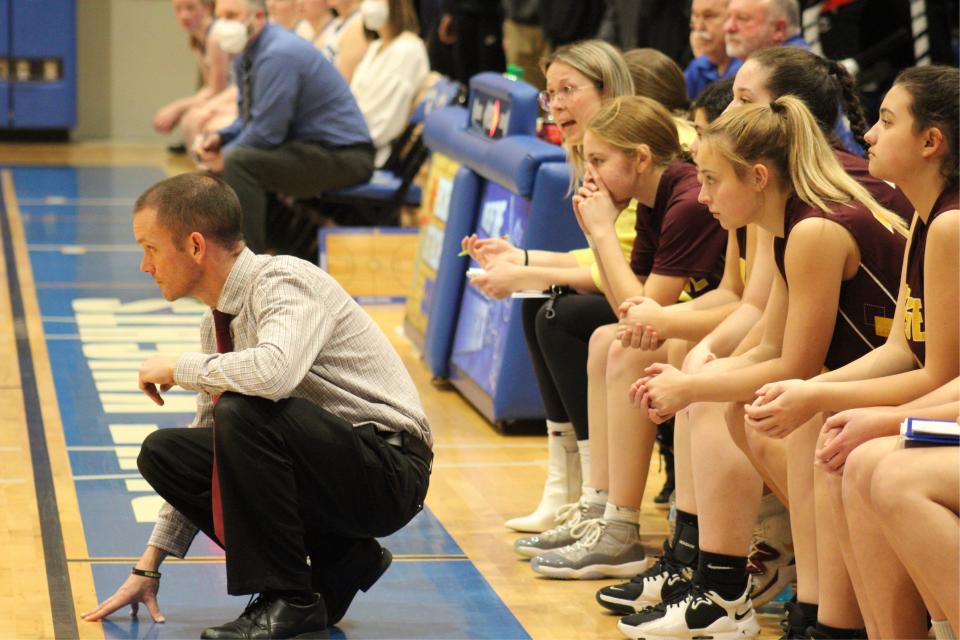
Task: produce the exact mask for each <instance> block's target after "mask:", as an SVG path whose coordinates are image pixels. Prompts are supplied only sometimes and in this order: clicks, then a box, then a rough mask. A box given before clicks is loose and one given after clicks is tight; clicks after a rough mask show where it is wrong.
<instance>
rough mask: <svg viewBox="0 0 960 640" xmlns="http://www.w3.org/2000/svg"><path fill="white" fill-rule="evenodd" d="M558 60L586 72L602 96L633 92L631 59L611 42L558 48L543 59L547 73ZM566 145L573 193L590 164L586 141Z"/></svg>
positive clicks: (604, 97)
mask: <svg viewBox="0 0 960 640" xmlns="http://www.w3.org/2000/svg"><path fill="white" fill-rule="evenodd" d="M556 62H560V63H563V64H565V65H567V66H568V67H570V68H571V69H574V70H576V71H577V72H579V73H582V74H583V75H584V76H586V77H587V79H589V80H590V82H592V83H593V86H595V87H596V88H597V91H599V92H600V99H601V100H607V99H609V98H616V97H618V96H631V95H633V78H632V77H631V76H630V70H629V69H628V68H627V63H626V62H624V60H623V56H621V55H620V52H619V51H618V50H617V49H616V48H615V47H614V46H613V45H611V44H610V43H608V42H604V41H603V40H582V41H580V42H574V43H572V44H568V45H564V46H562V47H560V48H558V49H557V50H556V51H554V52H553V53H551V54H550V55H549V56H547V57H546V58H544V59H543V60H542V61H541V62H540V70H541V71H543V75H547V70H548V69H549V68H550V66H551V65H552V64H554V63H556ZM563 146H564V149H566V151H567V158H568V159H569V161H570V165H571V166H572V167H573V171H572V172H571V173H572V175H571V176H570V192H571V193H572V192H573V190H574V189H575V188H576V187H577V185H579V183H580V180H581V179H582V178H583V170H584V166H585V164H586V162H585V161H584V158H583V143H580V144H569V143H567V142H564V143H563Z"/></svg>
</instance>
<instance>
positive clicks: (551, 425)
mask: <svg viewBox="0 0 960 640" xmlns="http://www.w3.org/2000/svg"><path fill="white" fill-rule="evenodd" d="M572 430H573V423H570V422H554V421H553V420H547V433H548V434H551V433H555V434H561V433H567V432H568V431H572Z"/></svg>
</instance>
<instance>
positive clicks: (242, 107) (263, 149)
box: [194, 0, 373, 252]
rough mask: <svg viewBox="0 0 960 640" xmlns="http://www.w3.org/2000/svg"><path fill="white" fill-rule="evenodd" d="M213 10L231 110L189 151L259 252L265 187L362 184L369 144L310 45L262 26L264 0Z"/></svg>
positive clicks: (296, 192) (352, 103) (346, 94)
mask: <svg viewBox="0 0 960 640" xmlns="http://www.w3.org/2000/svg"><path fill="white" fill-rule="evenodd" d="M217 17H218V18H219V20H218V22H217V24H218V28H219V29H220V31H221V34H222V35H223V37H224V43H225V45H226V42H228V41H229V43H230V50H232V51H234V52H235V53H236V54H237V59H236V62H235V67H234V70H235V73H236V75H237V78H238V81H237V84H238V86H239V99H238V102H239V111H240V115H239V117H238V118H237V119H236V120H235V121H234V122H233V123H232V124H231V125H230V126H228V127H225V128H223V129H220V130H219V131H217V132H213V133H208V134H205V135H204V136H203V138H202V139H200V140H198V141H197V144H196V145H195V146H194V151H195V153H196V154H197V155H198V157H199V159H200V161H201V162H202V163H203V165H204V166H205V168H207V169H210V170H212V171H218V172H222V173H223V178H224V180H225V181H226V182H227V184H229V185H230V186H231V187H233V189H234V191H236V192H237V196H238V197H239V198H240V204H241V206H242V208H243V223H244V238H245V239H246V242H247V246H249V247H250V248H251V249H252V250H253V251H255V252H263V251H264V250H265V249H266V210H267V198H268V194H270V193H283V194H284V195H287V196H291V197H294V198H307V197H311V196H315V195H317V194H318V193H321V192H323V191H326V190H330V189H340V188H342V187H347V186H350V185H353V184H358V183H360V182H365V181H366V180H369V179H370V175H371V174H372V172H373V145H372V144H371V142H370V132H369V131H368V130H367V125H366V123H365V122H364V121H363V114H361V113H360V109H359V108H358V107H357V102H356V100H355V99H354V97H353V94H351V93H350V89H349V87H348V86H347V84H346V83H345V82H344V80H343V77H342V76H341V75H340V74H339V73H337V71H336V69H335V68H334V67H333V65H331V64H330V63H329V62H327V60H326V59H325V58H324V57H323V55H321V54H320V52H319V51H317V50H316V49H315V48H314V47H313V46H311V45H310V43H308V42H305V41H303V40H302V39H301V38H298V37H297V36H295V35H294V34H292V33H290V32H289V31H286V30H285V29H283V28H282V27H280V26H278V25H275V24H268V23H267V15H266V7H265V3H264V0H218V2H217ZM245 25H249V26H245ZM248 29H249V32H248ZM248 33H249V35H248Z"/></svg>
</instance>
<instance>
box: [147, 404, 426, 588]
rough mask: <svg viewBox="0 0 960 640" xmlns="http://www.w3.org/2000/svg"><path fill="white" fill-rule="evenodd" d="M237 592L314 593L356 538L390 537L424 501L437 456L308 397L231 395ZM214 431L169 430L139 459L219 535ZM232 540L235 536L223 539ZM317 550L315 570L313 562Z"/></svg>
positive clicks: (175, 502)
mask: <svg viewBox="0 0 960 640" xmlns="http://www.w3.org/2000/svg"><path fill="white" fill-rule="evenodd" d="M214 420H215V422H216V439H217V467H218V470H219V476H220V494H221V501H222V504H223V526H224V537H225V538H226V540H225V541H224V540H218V542H219V543H220V545H221V546H223V547H224V549H225V550H226V556H227V558H226V563H227V591H228V592H229V593H230V594H232V595H242V594H248V593H261V592H263V591H273V590H290V591H293V590H297V591H306V590H311V567H312V568H313V571H314V572H317V571H322V570H323V567H325V566H330V565H332V564H334V563H335V562H336V561H337V560H338V559H340V557H341V556H342V555H343V552H345V551H346V550H347V549H349V548H350V547H351V546H353V545H354V544H355V543H356V542H357V540H359V539H364V538H373V537H382V536H386V535H389V534H391V533H393V532H395V531H397V530H398V529H400V528H401V527H403V526H404V525H405V524H407V522H409V521H410V520H411V519H412V518H413V517H414V516H415V515H416V514H417V513H418V512H419V511H420V510H421V509H422V508H423V500H424V497H425V496H426V493H427V486H428V483H429V476H430V470H429V461H425V460H422V459H421V458H419V457H417V456H415V455H412V454H410V453H408V452H406V451H405V450H404V449H401V448H400V447H397V446H394V445H392V444H390V443H388V442H387V441H386V440H385V439H384V438H383V437H382V436H380V435H378V434H377V432H376V428H375V427H374V426H373V425H364V426H360V427H353V426H351V425H350V424H349V423H348V422H346V421H345V420H342V419H340V418H338V417H337V416H335V415H333V414H331V413H329V412H328V411H325V410H323V409H322V408H320V407H319V406H317V405H315V404H313V403H311V402H309V401H307V400H303V399H296V398H289V399H286V400H281V401H279V402H272V401H270V400H265V399H263V398H255V397H249V396H241V395H238V394H235V393H225V394H223V395H222V396H221V397H220V400H219V402H217V405H216V407H215V408H214ZM213 431H214V430H213V429H209V428H185V429H160V430H158V431H155V432H153V433H151V434H150V436H149V437H147V438H146V440H144V442H143V446H142V447H141V450H140V457H139V458H138V460H137V465H138V467H139V468H140V472H141V473H142V474H143V477H144V478H145V479H146V480H147V482H149V483H150V485H151V486H152V487H153V488H154V489H155V490H156V491H157V493H159V494H160V495H161V496H162V497H163V498H164V499H165V500H166V501H167V502H168V503H170V505H172V506H173V507H174V508H175V509H177V511H179V512H180V513H181V514H183V515H184V516H185V517H187V518H188V519H189V520H190V521H191V522H192V523H193V524H194V525H196V526H197V527H198V528H200V529H201V530H202V531H203V532H204V533H206V534H207V535H208V536H210V538H211V539H213V540H217V537H216V534H215V533H214V530H213V516H212V506H211V498H210V478H211V473H212V468H213V448H212V445H213ZM224 543H225V544H224ZM307 556H310V562H311V566H308V565H307V563H306V558H307Z"/></svg>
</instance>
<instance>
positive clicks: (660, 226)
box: [630, 160, 727, 297]
mask: <svg viewBox="0 0 960 640" xmlns="http://www.w3.org/2000/svg"><path fill="white" fill-rule="evenodd" d="M699 194H700V183H699V182H697V168H696V166H694V165H692V164H690V163H688V162H683V161H680V160H677V161H675V162H673V163H672V164H671V165H670V166H669V167H668V168H667V170H666V171H665V172H664V173H663V176H661V178H660V184H659V185H658V186H657V197H656V200H655V201H654V204H653V206H652V207H645V206H643V205H640V206H638V207H637V237H636V239H635V240H634V242H633V254H632V255H631V258H630V267H631V268H632V269H633V272H634V273H636V274H637V275H641V276H646V275H650V274H651V273H657V274H660V275H666V276H682V277H686V278H688V281H687V284H686V285H685V286H684V291H685V292H686V293H688V294H689V295H690V296H691V297H696V296H698V295H700V294H702V293H705V292H706V291H709V290H711V289H715V288H716V287H717V285H718V284H720V279H721V278H722V277H723V260H724V255H723V254H724V250H725V248H726V246H727V232H726V231H724V230H723V229H722V228H721V227H720V223H719V222H717V220H716V219H715V218H714V217H713V216H712V215H711V214H710V211H709V210H708V209H707V207H706V206H704V205H702V204H700V203H699V202H697V196H698V195H699Z"/></svg>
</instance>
